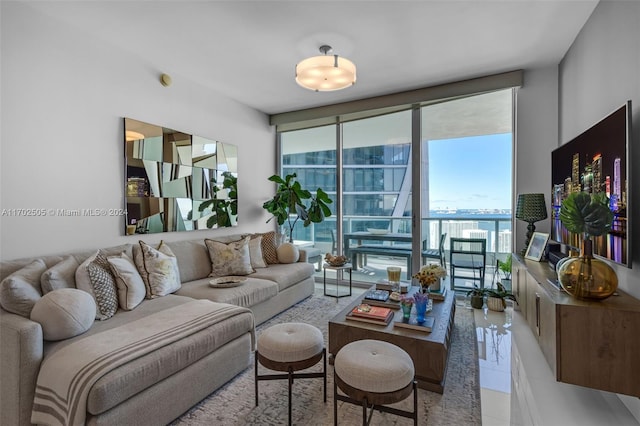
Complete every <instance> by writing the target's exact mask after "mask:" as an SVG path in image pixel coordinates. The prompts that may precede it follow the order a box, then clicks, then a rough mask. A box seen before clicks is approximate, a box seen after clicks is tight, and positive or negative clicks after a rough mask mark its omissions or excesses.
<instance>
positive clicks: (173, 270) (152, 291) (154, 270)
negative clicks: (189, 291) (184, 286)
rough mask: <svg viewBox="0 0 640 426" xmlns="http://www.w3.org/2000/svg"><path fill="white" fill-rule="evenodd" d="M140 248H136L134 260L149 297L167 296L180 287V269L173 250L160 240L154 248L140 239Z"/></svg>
mask: <svg viewBox="0 0 640 426" xmlns="http://www.w3.org/2000/svg"><path fill="white" fill-rule="evenodd" d="M139 244H140V246H139V248H140V250H139V251H138V250H137V249H135V250H134V262H135V264H136V266H137V267H138V272H140V276H141V277H142V281H144V283H145V287H146V291H147V296H146V297H147V299H153V298H155V297H160V296H166V295H167V294H170V293H173V292H174V291H176V290H178V289H179V288H180V270H179V269H178V260H177V258H176V256H175V255H174V254H173V251H172V250H171V248H169V246H168V245H167V244H166V243H165V242H164V241H160V244H159V245H158V248H157V249H154V248H153V247H151V246H150V245H149V244H147V243H145V242H144V241H140V243H139Z"/></svg>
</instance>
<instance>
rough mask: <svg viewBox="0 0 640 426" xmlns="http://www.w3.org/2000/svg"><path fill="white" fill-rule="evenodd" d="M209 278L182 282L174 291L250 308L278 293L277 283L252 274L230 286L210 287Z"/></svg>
mask: <svg viewBox="0 0 640 426" xmlns="http://www.w3.org/2000/svg"><path fill="white" fill-rule="evenodd" d="M209 281H210V279H203V280H196V281H192V282H189V283H184V284H183V286H182V288H181V289H180V290H179V291H177V292H176V294H178V295H180V296H187V297H192V298H194V299H208V300H212V301H214V302H221V303H230V304H232V305H237V306H243V307H245V308H250V307H252V306H254V305H257V304H258V303H261V302H264V301H265V300H268V299H270V298H272V297H273V296H275V295H276V294H278V285H277V284H276V283H275V282H273V281H269V280H263V279H256V278H254V275H253V274H252V275H251V276H250V277H248V278H247V281H245V282H244V283H243V284H242V285H239V286H237V287H230V288H211V287H210V286H209Z"/></svg>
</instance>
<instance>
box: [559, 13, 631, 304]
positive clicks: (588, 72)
mask: <svg viewBox="0 0 640 426" xmlns="http://www.w3.org/2000/svg"><path fill="white" fill-rule="evenodd" d="M639 23H640V2H628V1H619V2H610V1H603V2H600V4H599V5H598V7H596V9H595V10H594V12H593V14H592V16H591V18H590V19H589V21H587V24H586V25H585V26H584V28H583V29H582V31H581V32H580V34H579V36H578V37H577V38H576V41H575V42H574V44H573V46H571V48H570V49H569V51H568V52H567V55H566V56H565V58H564V60H563V61H562V63H561V64H560V132H559V139H560V143H565V142H567V141H569V140H571V139H572V138H574V137H575V136H576V135H578V134H580V133H582V132H583V131H584V130H586V129H587V128H589V127H591V126H592V125H593V124H595V123H596V122H598V121H600V120H601V119H602V118H604V117H605V116H606V115H608V114H609V113H611V112H613V111H614V110H615V109H617V108H619V107H620V106H622V105H623V104H624V103H625V102H626V101H627V100H628V99H631V103H632V133H633V135H632V141H631V148H632V158H631V164H632V165H633V164H635V165H636V168H635V170H634V168H633V166H632V167H631V173H632V176H631V180H630V184H629V186H630V188H631V202H632V203H633V205H632V209H633V210H632V214H631V215H630V216H631V219H632V221H631V224H632V226H633V229H632V235H631V238H630V240H629V243H630V245H631V246H632V247H631V248H632V269H628V268H625V267H622V266H618V265H615V264H612V266H613V267H614V269H615V271H616V273H617V274H618V279H619V287H620V288H621V289H622V290H624V291H626V292H628V293H630V294H632V295H634V296H635V297H636V298H640V222H639V221H638V219H639V218H640V171H639V170H640V169H638V168H637V165H638V164H640V24H639Z"/></svg>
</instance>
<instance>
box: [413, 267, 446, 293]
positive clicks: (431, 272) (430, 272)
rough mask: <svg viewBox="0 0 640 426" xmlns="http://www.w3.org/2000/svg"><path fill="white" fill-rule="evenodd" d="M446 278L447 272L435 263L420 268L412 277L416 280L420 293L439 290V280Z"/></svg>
mask: <svg viewBox="0 0 640 426" xmlns="http://www.w3.org/2000/svg"><path fill="white" fill-rule="evenodd" d="M446 276H447V270H446V269H444V268H443V267H442V266H440V265H439V264H437V263H429V264H427V265H424V266H423V267H422V268H420V271H418V273H416V274H414V275H413V278H415V279H417V280H418V282H419V283H420V287H421V288H422V292H423V293H424V292H426V291H427V290H428V289H429V288H433V289H434V290H436V291H437V290H440V280H441V279H442V278H444V277H446Z"/></svg>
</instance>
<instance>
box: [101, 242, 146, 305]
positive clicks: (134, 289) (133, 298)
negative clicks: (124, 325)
mask: <svg viewBox="0 0 640 426" xmlns="http://www.w3.org/2000/svg"><path fill="white" fill-rule="evenodd" d="M107 260H108V261H109V266H111V272H113V276H114V277H115V279H116V287H117V289H118V303H119V304H120V307H121V308H122V309H124V310H125V311H130V310H132V309H133V308H135V307H136V306H138V305H139V304H140V303H141V302H142V301H143V300H144V298H145V296H146V288H145V285H144V282H143V281H142V277H141V276H140V273H138V269H137V268H136V265H135V264H134V263H133V260H131V259H130V258H129V256H127V254H126V253H122V254H121V255H120V256H109V257H108V258H107Z"/></svg>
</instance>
